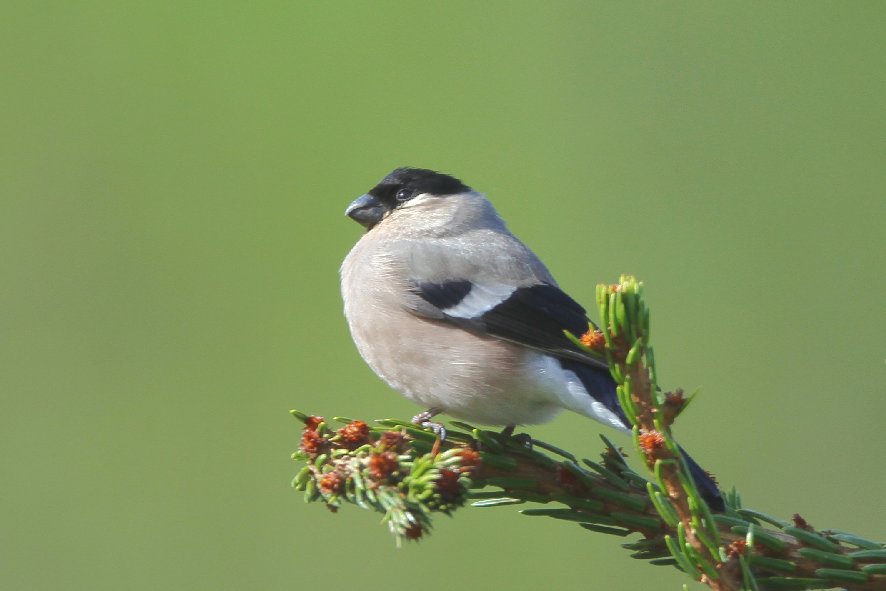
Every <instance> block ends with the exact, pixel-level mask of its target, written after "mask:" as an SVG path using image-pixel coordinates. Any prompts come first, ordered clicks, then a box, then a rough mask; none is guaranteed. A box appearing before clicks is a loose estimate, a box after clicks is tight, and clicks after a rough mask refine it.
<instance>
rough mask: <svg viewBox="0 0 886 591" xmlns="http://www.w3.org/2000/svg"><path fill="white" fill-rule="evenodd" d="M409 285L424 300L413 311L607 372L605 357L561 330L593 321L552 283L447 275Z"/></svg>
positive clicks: (579, 330) (580, 328)
mask: <svg viewBox="0 0 886 591" xmlns="http://www.w3.org/2000/svg"><path fill="white" fill-rule="evenodd" d="M410 289H411V291H412V293H413V294H415V295H417V296H418V297H419V298H420V300H421V302H422V304H423V305H422V306H418V307H416V308H415V309H414V310H413V312H414V313H417V314H419V315H422V316H426V317H429V318H435V319H438V320H443V321H445V322H448V323H450V324H453V325H455V326H458V327H460V328H463V329H465V330H469V331H470V332H473V333H475V334H479V335H483V336H490V337H495V338H499V339H504V340H506V341H511V342H513V343H517V344H520V345H523V346H525V347H530V348H532V349H537V350H539V351H543V352H545V353H549V354H551V355H554V356H556V357H562V358H566V359H573V360H575V361H580V362H582V363H584V364H587V365H591V366H594V367H599V368H601V369H606V370H607V372H608V365H607V363H606V360H605V359H603V358H602V357H596V356H594V355H592V354H590V353H587V352H586V351H584V350H582V349H581V348H580V347H578V346H577V345H576V344H575V343H573V342H572V341H571V340H570V339H569V338H568V337H567V336H566V335H565V334H563V331H564V330H568V331H569V332H571V333H572V334H573V335H575V336H577V337H578V336H581V335H582V334H584V333H585V332H587V330H588V328H589V327H590V326H593V325H592V324H591V322H590V320H588V317H587V316H586V315H585V309H584V308H582V306H581V305H580V304H579V303H578V302H576V301H575V300H573V299H572V298H571V297H569V296H568V295H566V293H564V292H563V291H562V290H561V289H560V288H559V287H557V286H555V285H551V284H549V283H536V284H534V285H527V286H524V287H514V286H512V285H505V284H497V283H475V282H471V281H447V282H443V283H414V284H412V285H411V286H410ZM428 307H430V308H431V309H432V310H428Z"/></svg>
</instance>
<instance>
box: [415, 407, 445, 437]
mask: <svg viewBox="0 0 886 591" xmlns="http://www.w3.org/2000/svg"><path fill="white" fill-rule="evenodd" d="M441 412H443V409H442V408H429V409H428V410H426V411H424V412H420V413H418V414H417V415H415V416H414V417H412V424H413V425H418V426H420V427H425V428H426V429H430V430H431V431H433V432H434V435H436V436H437V437H439V438H440V441H446V427H444V426H443V423H438V422H436V421H432V420H431V419H433V418H434V417H436V416H437V415H438V414H440V413H441Z"/></svg>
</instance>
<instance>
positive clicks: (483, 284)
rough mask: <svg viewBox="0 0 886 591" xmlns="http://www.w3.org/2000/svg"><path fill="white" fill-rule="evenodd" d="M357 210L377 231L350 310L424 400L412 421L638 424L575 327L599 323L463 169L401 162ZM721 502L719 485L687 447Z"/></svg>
mask: <svg viewBox="0 0 886 591" xmlns="http://www.w3.org/2000/svg"><path fill="white" fill-rule="evenodd" d="M345 215H346V216H348V217H350V218H351V219H353V220H354V221H356V222H358V223H359V224H361V225H362V226H363V227H364V228H365V229H366V231H365V233H364V234H363V235H362V237H361V238H360V239H359V240H358V241H357V243H356V244H355V245H354V247H353V248H352V249H351V251H350V252H349V253H348V255H347V256H346V257H345V259H344V262H343V263H342V265H341V269H340V274H341V290H342V299H343V301H344V314H345V318H346V319H347V323H348V326H349V328H350V332H351V336H352V338H353V340H354V343H355V344H356V346H357V350H358V351H359V353H360V355H361V356H362V357H363V359H364V360H365V361H366V363H367V364H368V365H369V367H370V368H371V369H372V370H373V371H374V372H375V373H376V374H377V375H378V376H379V377H381V378H382V380H384V381H385V382H386V383H387V384H388V385H389V386H390V387H391V388H393V389H394V390H396V391H397V392H399V393H401V394H402V395H403V396H405V397H406V398H408V399H409V400H411V401H412V402H414V403H416V404H417V405H419V406H420V407H422V408H424V409H426V410H424V411H423V412H421V413H419V414H417V415H416V416H415V417H414V418H413V423H416V424H419V425H423V426H426V427H430V428H432V429H434V431H435V432H437V433H438V434H445V429H444V428H443V426H442V425H441V424H440V423H437V422H435V421H432V420H431V419H433V418H434V417H435V416H437V415H438V414H440V413H445V414H447V415H449V416H451V417H454V418H456V419H461V420H464V421H468V422H471V423H478V424H482V425H490V426H503V427H504V428H505V432H506V433H509V434H510V433H513V431H514V429H515V428H516V427H517V426H521V425H537V424H541V423H546V422H548V421H550V420H552V419H553V418H554V417H555V416H556V415H557V414H559V413H560V412H561V411H563V410H569V411H573V412H575V413H578V414H579V415H583V416H585V417H588V418H590V419H594V420H596V421H599V422H600V423H602V424H604V425H607V426H610V427H613V428H615V429H617V430H619V431H621V432H623V433H627V434H630V433H631V429H630V428H631V424H630V422H629V421H628V419H627V417H626V415H625V413H624V411H623V410H622V408H621V406H620V404H619V401H618V395H617V393H616V382H615V380H614V379H613V377H612V375H611V374H610V372H609V366H608V364H607V362H606V361H605V360H602V359H600V358H598V357H595V356H593V355H590V354H588V353H587V352H586V351H584V350H582V349H581V348H580V347H578V346H576V345H575V344H574V343H573V341H572V340H570V339H569V338H568V337H567V336H566V335H565V334H564V330H567V331H569V332H571V333H572V334H573V335H581V334H584V333H585V332H587V330H588V327H589V326H592V323H591V321H590V320H589V319H588V317H587V315H586V312H585V309H584V308H583V307H582V306H581V305H580V304H579V303H578V302H576V301H575V300H574V299H572V298H571V297H570V296H568V295H567V294H566V293H565V292H564V291H563V290H561V289H560V287H559V286H558V284H557V282H556V281H555V280H554V277H553V276H552V275H551V273H550V271H549V270H548V268H547V267H546V266H545V265H544V263H542V261H541V259H539V257H538V256H536V254H535V253H534V252H533V251H532V250H530V249H529V248H528V247H527V246H526V245H525V244H523V242H521V241H520V240H519V239H518V238H517V237H516V236H514V235H513V234H512V233H511V232H510V231H509V230H508V228H507V226H506V225H505V222H504V221H503V220H502V218H501V217H500V216H499V215H498V213H497V212H496V210H495V208H494V207H493V205H492V203H491V202H490V201H489V200H488V199H487V198H486V197H485V196H484V195H483V194H481V193H479V192H477V191H474V190H473V189H472V188H471V187H469V186H467V185H465V184H464V183H463V182H462V181H461V180H459V179H458V178H456V177H454V176H451V175H448V174H444V173H441V172H437V171H434V170H429V169H424V168H412V167H402V168H397V169H396V170H394V171H393V172H391V173H390V174H388V175H387V176H385V177H384V178H383V179H382V180H381V181H380V182H379V183H378V184H376V185H375V187H373V188H372V189H371V190H370V191H369V192H368V193H366V194H364V195H361V196H360V197H358V198H357V199H355V200H354V201H353V202H352V203H351V204H350V205H349V206H348V207H347V209H346V210H345ZM684 459H685V460H686V464H687V467H688V468H689V471H690V473H691V474H692V476H693V479H694V480H695V482H696V485H697V488H698V489H699V492H700V493H701V495H702V497H703V498H704V499H705V500H706V501H707V503H708V505H709V506H710V507H711V509H714V510H719V511H722V510H723V500H722V496H721V493H720V491H719V489H718V488H717V485H716V484H715V483H714V481H713V480H712V479H711V477H710V476H709V475H707V473H706V472H705V471H704V470H703V469H702V468H701V467H700V466H699V465H698V464H697V463H696V462H695V461H694V460H692V458H690V457H689V456H688V455H687V454H685V452H684Z"/></svg>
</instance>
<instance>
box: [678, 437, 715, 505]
mask: <svg viewBox="0 0 886 591" xmlns="http://www.w3.org/2000/svg"><path fill="white" fill-rule="evenodd" d="M680 453H682V454H683V461H684V462H686V467H687V468H689V473H690V474H691V475H692V480H693V481H695V487H696V488H697V489H698V494H700V495H701V498H703V499H704V500H705V502H706V503H707V504H708V507H710V508H711V511H716V512H718V513H722V512H723V511H725V510H726V504H725V502H724V501H723V495H722V494H720V489H719V488H718V487H717V485H716V483H714V479H713V478H711V477H710V475H708V473H707V472H705V471H704V470H703V469H702V467H701V466H699V465H698V464H697V463H696V462H695V460H693V459H692V458H691V457H689V454H688V453H686V452H685V451H684V450H683V448H682V447H681V448H680Z"/></svg>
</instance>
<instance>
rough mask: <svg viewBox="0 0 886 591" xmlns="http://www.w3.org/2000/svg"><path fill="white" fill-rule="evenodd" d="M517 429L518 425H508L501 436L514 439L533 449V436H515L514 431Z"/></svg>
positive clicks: (522, 434) (527, 434)
mask: <svg viewBox="0 0 886 591" xmlns="http://www.w3.org/2000/svg"><path fill="white" fill-rule="evenodd" d="M516 428H517V426H516V425H508V426H507V427H505V428H504V429H502V430H501V434H502V435H503V436H505V437H511V438H513V439H514V440H515V441H517V442H518V443H519V444H520V445H522V446H523V447H526V448H529V449H532V436H531V435H529V433H517V434H516V435H514V429H516Z"/></svg>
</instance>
